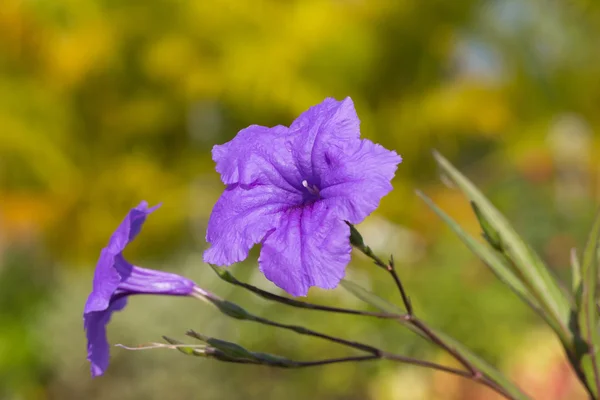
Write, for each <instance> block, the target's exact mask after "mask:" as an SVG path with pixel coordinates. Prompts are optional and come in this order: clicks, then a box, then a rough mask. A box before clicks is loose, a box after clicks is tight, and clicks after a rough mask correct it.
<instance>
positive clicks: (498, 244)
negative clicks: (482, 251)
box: [471, 201, 504, 251]
mask: <svg viewBox="0 0 600 400" xmlns="http://www.w3.org/2000/svg"><path fill="white" fill-rule="evenodd" d="M471 207H472V208H473V212H474V213H475V216H476V217H477V220H478V221H479V225H480V226H481V229H482V230H483V237H484V239H485V240H486V241H487V242H488V243H489V244H490V246H492V247H493V248H494V249H496V250H498V251H503V250H504V246H503V244H502V238H501V237H500V233H499V232H498V231H497V230H495V229H494V228H493V227H492V224H490V223H489V221H488V220H487V219H486V218H485V217H484V216H483V213H482V212H481V210H480V209H479V206H477V204H475V203H474V202H472V201H471Z"/></svg>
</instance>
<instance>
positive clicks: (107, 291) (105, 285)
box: [83, 201, 195, 376]
mask: <svg viewBox="0 0 600 400" xmlns="http://www.w3.org/2000/svg"><path fill="white" fill-rule="evenodd" d="M158 207H159V206H154V207H152V208H148V203H146V202H145V201H143V202H142V203H140V205H138V206H137V207H136V208H134V209H132V210H131V211H129V213H128V214H127V216H126V217H125V219H124V220H123V222H121V225H119V227H118V228H117V230H116V231H115V232H114V233H113V235H112V236H111V238H110V241H109V243H108V246H107V247H105V248H104V249H102V252H101V253H100V259H99V260H98V264H97V265H96V271H95V273H94V283H93V288H92V293H90V295H89V297H88V299H87V302H86V303H85V310H84V313H83V321H84V328H85V330H86V334H87V341H88V360H89V361H90V363H91V371H92V376H98V375H102V374H103V373H104V371H105V370H106V368H107V367H108V360H109V347H108V346H109V345H108V341H107V339H106V325H107V324H108V322H109V321H110V317H111V315H112V313H113V312H114V311H120V310H122V309H123V307H125V305H126V304H127V296H129V295H133V294H162V295H172V296H187V295H190V294H191V293H192V292H193V290H194V287H195V284H194V282H192V281H190V280H189V279H186V278H183V277H181V276H179V275H175V274H170V273H168V272H162V271H155V270H151V269H145V268H140V267H137V266H134V265H131V264H130V263H128V262H127V261H126V260H125V259H124V258H123V255H122V252H123V250H124V249H125V247H126V246H127V245H128V244H129V242H131V241H132V240H133V239H135V237H136V236H137V235H138V233H140V229H141V228H142V225H143V224H144V222H145V221H146V217H147V216H148V215H149V214H150V213H152V212H153V211H154V210H156V209H157V208H158Z"/></svg>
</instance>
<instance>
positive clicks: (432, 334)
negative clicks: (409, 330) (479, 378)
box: [408, 315, 481, 375]
mask: <svg viewBox="0 0 600 400" xmlns="http://www.w3.org/2000/svg"><path fill="white" fill-rule="evenodd" d="M408 322H409V323H410V324H412V325H413V326H414V327H415V328H417V329H419V330H420V331H421V332H423V333H424V334H425V336H427V337H428V338H430V339H431V341H432V342H433V343H435V344H437V345H438V346H439V347H441V348H443V349H444V350H446V351H447V352H448V354H450V355H451V356H452V357H454V359H455V360H457V361H458V362H459V363H461V364H462V365H463V366H464V367H465V368H466V369H468V370H469V372H470V373H471V374H472V375H478V374H479V375H480V374H481V372H479V371H478V370H477V368H475V367H474V366H473V364H471V363H470V362H469V361H468V360H467V359H466V358H464V357H463V356H462V354H460V352H458V351H457V350H456V349H455V348H454V347H452V346H450V345H449V344H447V343H446V342H445V341H444V340H442V339H441V338H440V337H439V336H438V335H436V334H435V332H433V331H432V330H431V329H430V328H429V326H427V324H426V323H425V322H423V321H421V320H420V319H418V318H417V317H416V316H414V315H411V317H410V319H409V321H408Z"/></svg>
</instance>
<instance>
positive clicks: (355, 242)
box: [345, 221, 365, 249]
mask: <svg viewBox="0 0 600 400" xmlns="http://www.w3.org/2000/svg"><path fill="white" fill-rule="evenodd" d="M345 222H346V224H348V226H349V227H350V244H352V246H354V247H357V248H359V249H364V248H365V242H364V240H363V237H362V235H361V234H360V232H359V231H358V230H356V227H354V225H352V224H351V223H350V222H348V221H345Z"/></svg>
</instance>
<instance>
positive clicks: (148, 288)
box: [117, 266, 196, 296]
mask: <svg viewBox="0 0 600 400" xmlns="http://www.w3.org/2000/svg"><path fill="white" fill-rule="evenodd" d="M195 286H196V285H195V283H194V282H193V281H191V280H189V279H187V278H184V277H183V276H180V275H177V274H172V273H170V272H164V271H159V270H155V269H147V268H142V267H138V266H133V267H132V269H131V273H130V275H129V276H127V277H126V278H125V279H124V280H123V281H122V282H121V284H120V285H119V287H118V288H117V292H118V293H126V294H163V295H170V296H187V295H189V294H190V293H192V291H193V289H194V287H195Z"/></svg>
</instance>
